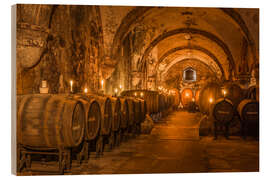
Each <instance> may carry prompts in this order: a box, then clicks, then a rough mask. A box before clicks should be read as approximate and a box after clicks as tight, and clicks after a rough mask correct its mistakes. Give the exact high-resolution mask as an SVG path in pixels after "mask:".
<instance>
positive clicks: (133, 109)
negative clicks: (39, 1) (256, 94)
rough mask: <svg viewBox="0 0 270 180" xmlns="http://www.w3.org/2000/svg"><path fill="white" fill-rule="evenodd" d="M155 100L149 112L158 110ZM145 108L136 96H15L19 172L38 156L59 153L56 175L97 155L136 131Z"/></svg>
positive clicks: (25, 168)
mask: <svg viewBox="0 0 270 180" xmlns="http://www.w3.org/2000/svg"><path fill="white" fill-rule="evenodd" d="M151 96H152V97H155V96H154V95H153V94H151ZM155 100H157V99H155ZM155 100H153V101H152V102H153V103H154V102H155ZM155 103H156V104H151V108H152V109H151V111H152V112H158V110H159V106H158V103H157V102H155ZM147 107H150V106H149V104H147V103H146V101H145V100H143V99H142V98H134V97H112V96H105V95H97V94H85V93H84V94H29V95H18V96H17V131H18V132H17V139H18V141H17V143H18V153H17V155H18V157H17V159H18V170H19V171H21V170H31V169H32V168H33V167H31V164H32V163H31V162H32V160H33V158H32V157H33V156H35V157H36V155H38V156H39V157H40V158H44V157H47V156H58V158H57V160H58V164H59V172H60V173H63V172H64V170H68V169H70V168H71V162H72V161H76V162H78V163H79V164H80V163H81V162H82V161H83V160H84V161H88V160H89V158H90V157H93V156H94V158H97V157H100V156H101V155H102V154H103V152H104V150H105V151H106V148H107V149H108V150H110V149H112V148H113V147H115V146H117V145H119V143H120V142H121V141H122V140H125V139H127V138H129V137H133V136H134V135H136V134H139V133H140V123H141V122H143V120H144V119H145V116H146V113H147ZM34 159H35V158H34ZM54 159H55V158H54ZM42 171H44V170H42Z"/></svg>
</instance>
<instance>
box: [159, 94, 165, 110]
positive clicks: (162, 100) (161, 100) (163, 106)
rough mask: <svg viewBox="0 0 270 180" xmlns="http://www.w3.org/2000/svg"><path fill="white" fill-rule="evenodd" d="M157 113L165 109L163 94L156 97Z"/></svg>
mask: <svg viewBox="0 0 270 180" xmlns="http://www.w3.org/2000/svg"><path fill="white" fill-rule="evenodd" d="M158 104H159V111H160V112H162V111H164V110H165V108H166V102H165V96H164V95H163V94H159V95H158Z"/></svg>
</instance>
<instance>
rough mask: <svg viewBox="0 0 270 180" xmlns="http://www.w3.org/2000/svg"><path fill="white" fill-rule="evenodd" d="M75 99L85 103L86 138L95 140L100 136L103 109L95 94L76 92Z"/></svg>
mask: <svg viewBox="0 0 270 180" xmlns="http://www.w3.org/2000/svg"><path fill="white" fill-rule="evenodd" d="M73 98H74V99H76V100H78V101H80V102H81V103H82V104H83V105H84V109H85V117H87V118H86V122H85V139H86V140H88V141H90V140H94V139H95V138H96V137H97V136H98V132H99V129H100V124H101V118H102V117H101V109H100V106H99V104H98V102H97V101H96V99H95V96H94V95H93V96H90V94H88V96H85V95H84V94H76V95H74V96H73Z"/></svg>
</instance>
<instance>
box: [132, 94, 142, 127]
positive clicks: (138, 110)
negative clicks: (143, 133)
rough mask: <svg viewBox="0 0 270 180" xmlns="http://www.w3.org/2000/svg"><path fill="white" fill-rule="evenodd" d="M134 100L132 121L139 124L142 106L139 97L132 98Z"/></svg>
mask: <svg viewBox="0 0 270 180" xmlns="http://www.w3.org/2000/svg"><path fill="white" fill-rule="evenodd" d="M133 102H134V110H135V114H134V117H135V119H134V122H135V123H136V124H139V123H140V122H141V121H142V112H141V111H142V108H141V102H140V100H139V99H133Z"/></svg>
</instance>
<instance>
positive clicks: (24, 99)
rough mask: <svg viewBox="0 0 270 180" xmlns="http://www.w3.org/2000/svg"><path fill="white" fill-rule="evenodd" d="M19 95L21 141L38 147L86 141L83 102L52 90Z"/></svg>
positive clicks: (18, 117)
mask: <svg viewBox="0 0 270 180" xmlns="http://www.w3.org/2000/svg"><path fill="white" fill-rule="evenodd" d="M18 99H20V103H19V105H18V107H19V109H18V111H17V137H18V143H20V144H22V145H24V146H27V147H31V148H36V149H59V148H68V147H76V146H78V145H79V144H80V143H81V142H82V139H83V136H84V127H85V111H84V107H83V105H82V103H81V102H79V101H78V100H75V99H73V98H71V97H69V96H68V95H52V94H29V95H22V96H21V97H18Z"/></svg>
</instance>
